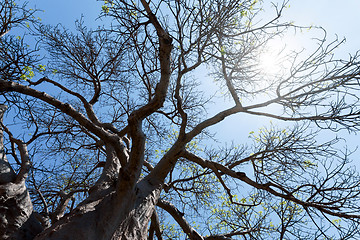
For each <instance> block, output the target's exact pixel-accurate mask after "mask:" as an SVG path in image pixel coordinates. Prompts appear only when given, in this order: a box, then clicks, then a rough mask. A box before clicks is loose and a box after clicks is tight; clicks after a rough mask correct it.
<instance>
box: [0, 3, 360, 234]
mask: <svg viewBox="0 0 360 240" xmlns="http://www.w3.org/2000/svg"><path fill="white" fill-rule="evenodd" d="M286 5H287V3H282V4H278V5H276V4H274V8H273V10H274V13H275V14H274V17H273V18H272V19H269V20H267V21H265V20H259V16H260V15H261V14H262V3H261V2H258V1H254V0H251V1H249V0H231V1H228V0H216V1H203V0H174V1H171V0H169V1H145V0H138V1H136V0H135V1H126V0H124V1H122V0H114V1H105V3H104V5H103V6H102V9H101V11H102V13H101V17H102V18H105V19H107V22H106V24H107V25H105V26H100V27H98V28H94V29H95V30H93V29H90V28H88V27H86V26H85V24H84V23H83V21H82V20H79V21H77V22H76V24H75V25H76V29H75V30H74V31H70V30H67V29H65V28H64V27H62V26H61V25H57V26H49V25H46V24H43V23H41V22H40V21H39V20H37V17H36V14H37V12H36V10H27V9H28V7H27V6H25V5H19V4H16V3H14V2H13V1H10V0H5V1H3V2H2V3H1V5H0V7H1V8H0V10H1V12H0V13H1V21H2V22H1V23H2V26H1V28H0V36H1V38H0V44H1V48H0V59H1V62H0V68H1V73H0V76H1V79H0V92H1V103H2V105H1V115H4V120H3V123H2V125H1V129H2V132H1V149H0V150H1V160H0V161H1V162H0V213H1V218H0V232H1V238H2V239H38V240H39V239H154V238H157V239H171V238H172V239H181V238H183V239H269V238H272V239H289V238H291V239H319V238H325V239H330V238H331V237H335V238H341V239H351V238H353V239H356V238H357V237H359V233H358V232H357V227H358V224H359V218H360V206H359V204H358V202H359V193H360V191H359V190H360V188H359V182H360V181H359V180H360V179H359V176H358V173H357V172H356V170H355V169H354V168H351V166H350V165H349V161H350V160H349V159H350V157H351V155H350V153H349V152H347V151H341V149H340V150H339V149H337V146H338V145H337V143H338V142H339V141H341V140H340V139H337V138H335V139H333V140H328V141H326V142H318V141H316V136H317V135H318V134H320V133H323V132H326V131H329V130H331V131H340V130H342V129H345V130H348V131H357V130H358V128H359V126H360V125H359V123H360V118H359V116H360V102H359V98H358V97H357V95H358V94H359V93H358V92H359V90H360V86H359V77H360V71H359V67H360V64H359V59H358V55H356V54H355V55H351V56H350V57H349V59H347V60H346V59H339V60H337V59H336V58H335V57H334V55H333V53H332V52H333V51H334V49H335V48H337V47H338V46H339V45H340V44H341V41H340V42H339V41H334V42H330V43H328V42H327V41H326V40H325V37H324V38H323V39H321V40H317V42H316V46H317V48H316V49H315V50H314V51H313V52H312V53H311V54H308V55H306V56H304V55H302V54H301V52H295V51H294V52H289V53H288V54H287V56H286V57H287V58H286V59H287V62H286V66H287V67H286V68H285V67H284V68H281V70H279V72H277V73H276V74H273V73H272V74H269V73H267V72H266V71H264V70H263V69H262V68H261V64H260V62H261V56H262V54H263V53H264V51H266V48H267V43H268V42H269V41H271V40H272V39H274V38H276V37H279V36H281V35H282V34H284V33H286V31H289V30H291V29H295V30H301V29H302V27H301V26H295V25H294V24H292V23H291V22H284V21H283V20H282V18H281V16H282V13H283V10H284V8H285V7H286ZM16 28H17V29H19V28H21V29H22V31H24V32H25V35H24V36H16V35H12V31H13V29H16ZM317 31H322V30H321V29H318V30H317ZM323 33H324V34H325V31H323ZM27 41H29V43H27ZM34 41H36V44H34V47H32V46H28V44H31V43H30V42H34ZM215 87H216V88H217V89H216V90H214V89H215ZM219 99H225V100H226V102H227V104H224V105H221V104H219V102H220V101H223V100H219ZM219 105H221V106H219ZM273 106H277V107H273ZM214 110H216V111H217V112H215V111H214ZM248 115H252V116H255V117H256V116H258V117H266V118H268V119H274V121H275V120H276V121H278V122H284V123H285V122H286V124H288V125H284V124H282V125H281V126H276V125H275V124H271V125H270V126H268V127H266V128H262V129H259V131H252V129H251V128H250V127H249V126H247V125H241V126H234V127H237V128H244V129H249V132H250V136H248V135H246V136H237V138H236V139H237V141H238V142H234V143H233V144H228V145H224V144H220V143H218V142H216V141H214V139H215V138H216V137H215V136H214V129H216V128H213V126H216V125H218V124H219V123H221V122H222V121H224V120H225V119H227V118H229V117H230V116H237V117H239V118H242V117H244V116H248ZM244 139H245V140H244ZM214 143H218V146H216V145H217V144H214Z"/></svg>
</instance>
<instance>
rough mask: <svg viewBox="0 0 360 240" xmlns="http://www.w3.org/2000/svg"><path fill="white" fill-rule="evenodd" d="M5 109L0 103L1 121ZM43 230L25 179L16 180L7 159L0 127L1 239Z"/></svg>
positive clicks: (31, 234) (35, 233)
mask: <svg viewBox="0 0 360 240" xmlns="http://www.w3.org/2000/svg"><path fill="white" fill-rule="evenodd" d="M5 110H6V106H4V105H0V121H2V116H3V114H4V111H5ZM41 231H42V227H41V225H40V223H39V221H38V220H37V219H36V218H35V216H34V213H33V207H32V203H31V199H30V196H29V193H28V191H27V189H26V186H25V181H24V180H21V181H19V182H18V181H16V173H15V172H14V170H13V169H12V168H11V166H10V164H9V162H8V161H7V159H6V155H5V149H4V145H3V130H2V129H0V239H19V240H20V239H21V240H24V239H25V240H27V239H33V238H34V237H35V235H37V234H38V233H39V232H41Z"/></svg>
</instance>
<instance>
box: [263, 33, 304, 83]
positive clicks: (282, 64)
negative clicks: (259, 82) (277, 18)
mask: <svg viewBox="0 0 360 240" xmlns="http://www.w3.org/2000/svg"><path fill="white" fill-rule="evenodd" d="M298 48H299V45H298V43H297V41H296V40H295V39H294V38H293V37H291V36H284V37H282V38H276V39H272V40H270V41H269V42H268V43H267V45H266V49H265V50H264V51H263V52H262V53H261V54H260V55H259V66H260V70H261V72H262V73H263V74H264V75H265V76H269V77H276V76H280V75H283V74H284V73H286V71H287V70H289V68H290V61H289V60H290V59H289V56H290V53H291V51H294V50H298Z"/></svg>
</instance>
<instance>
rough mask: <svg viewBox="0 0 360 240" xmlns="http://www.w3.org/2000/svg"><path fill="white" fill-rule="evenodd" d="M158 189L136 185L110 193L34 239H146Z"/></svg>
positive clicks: (143, 182) (142, 184) (144, 182)
mask: <svg viewBox="0 0 360 240" xmlns="http://www.w3.org/2000/svg"><path fill="white" fill-rule="evenodd" d="M159 193H160V188H156V187H155V186H152V185H151V184H150V183H149V182H146V181H140V182H139V183H138V184H137V185H136V187H135V188H133V189H130V190H129V191H127V192H120V193H116V192H112V193H110V194H109V195H107V196H106V197H104V198H102V199H99V200H97V201H94V202H91V203H86V204H82V205H80V206H79V207H78V208H77V209H75V210H74V211H72V212H71V213H70V214H69V215H66V216H64V217H63V218H62V219H60V220H59V221H58V222H56V223H55V224H54V225H53V226H52V227H50V228H48V229H46V230H45V231H44V232H42V233H41V234H39V235H38V236H37V237H36V238H35V239H36V240H42V239H88V240H92V239H93V240H102V239H103V240H105V239H113V240H115V239H116V240H118V239H146V236H147V227H148V223H149V220H150V218H151V216H152V213H153V210H154V208H155V205H156V203H157V199H158V197H159Z"/></svg>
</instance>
